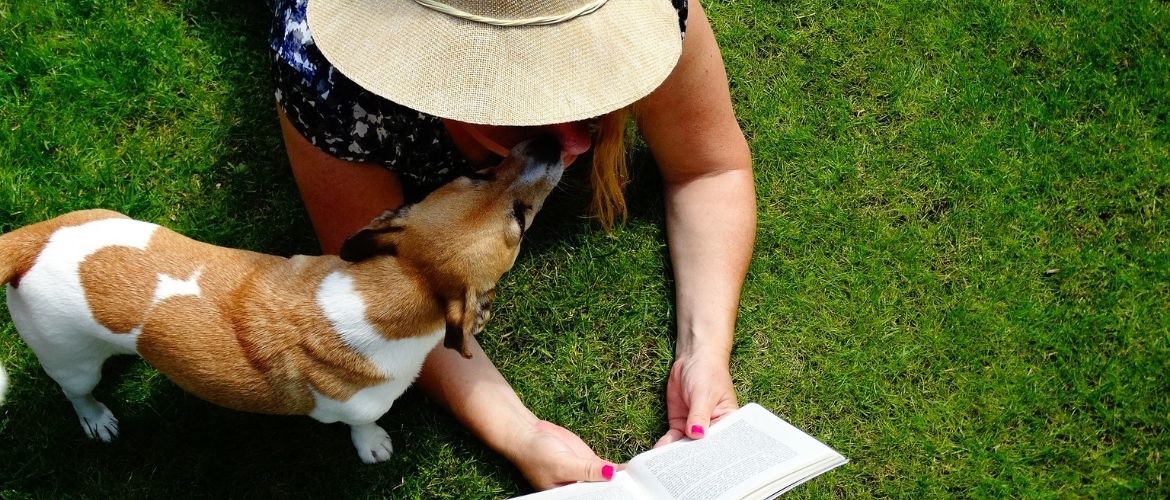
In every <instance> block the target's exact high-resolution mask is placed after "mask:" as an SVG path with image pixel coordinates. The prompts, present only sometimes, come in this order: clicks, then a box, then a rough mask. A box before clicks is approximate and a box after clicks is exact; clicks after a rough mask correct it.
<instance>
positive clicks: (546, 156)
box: [521, 136, 561, 165]
mask: <svg viewBox="0 0 1170 500" xmlns="http://www.w3.org/2000/svg"><path fill="white" fill-rule="evenodd" d="M521 146H522V148H523V151H524V153H525V154H526V155H527V156H528V160H529V162H531V163H530V164H536V165H557V164H559V163H560V162H561V143H560V141H558V140H557V139H556V138H555V137H552V136H541V137H537V138H536V139H532V140H531V141H528V142H527V143H526V144H523V145H521Z"/></svg>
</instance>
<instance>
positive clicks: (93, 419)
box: [33, 342, 118, 443]
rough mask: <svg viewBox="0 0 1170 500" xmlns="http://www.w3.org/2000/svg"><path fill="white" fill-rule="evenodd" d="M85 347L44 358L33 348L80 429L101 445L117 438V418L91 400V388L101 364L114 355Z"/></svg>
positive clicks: (99, 376)
mask: <svg viewBox="0 0 1170 500" xmlns="http://www.w3.org/2000/svg"><path fill="white" fill-rule="evenodd" d="M87 344H89V345H88V346H71V347H76V349H69V351H72V352H60V351H57V352H53V353H51V354H50V355H44V354H43V353H42V352H39V351H38V350H37V349H36V348H34V349H33V352H35V353H36V354H37V358H38V359H39V360H40V362H41V366H42V367H43V368H44V369H45V373H48V374H49V377H52V379H53V380H54V381H56V382H57V384H58V385H60V386H61V391H62V392H64V393H65V397H66V398H68V399H69V402H70V403H72V404H73V410H74V411H75V412H77V419H78V420H79V421H80V422H81V429H82V430H84V431H85V435H86V436H89V437H90V438H91V439H97V440H98V441H102V442H104V443H108V442H110V441H113V440H114V438H116V437H118V419H117V418H116V417H114V413H113V412H111V411H110V409H109V408H107V407H106V405H104V404H102V403H101V402H100V401H98V400H97V399H94V397H93V389H94V388H95V387H97V385H98V382H100V381H101V379H102V364H103V363H105V361H106V359H108V358H109V357H110V356H111V355H112V354H113V353H112V352H110V350H109V348H108V347H107V346H105V345H102V344H101V343H100V342H88V343H87Z"/></svg>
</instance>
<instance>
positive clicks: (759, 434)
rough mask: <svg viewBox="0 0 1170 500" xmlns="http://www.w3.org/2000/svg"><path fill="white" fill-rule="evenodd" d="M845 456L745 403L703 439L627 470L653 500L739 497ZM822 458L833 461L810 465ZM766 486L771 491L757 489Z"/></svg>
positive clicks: (641, 459) (643, 458) (644, 457)
mask: <svg viewBox="0 0 1170 500" xmlns="http://www.w3.org/2000/svg"><path fill="white" fill-rule="evenodd" d="M838 459H839V460H838ZM844 460H845V459H844V457H841V456H840V455H838V454H837V453H836V452H834V451H833V450H832V449H831V448H829V447H827V446H825V445H824V444H822V443H821V442H819V441H817V440H816V439H813V438H812V437H811V436H809V435H807V434H805V433H803V432H801V431H800V430H798V429H796V428H795V427H792V426H791V425H789V424H788V423H787V422H784V421H783V420H782V419H780V418H779V417H777V416H775V415H772V414H771V413H770V412H768V411H767V410H765V409H764V408H763V407H760V406H759V405H755V404H749V405H747V406H744V407H743V408H741V409H740V410H738V411H736V412H735V413H733V414H731V415H729V416H728V417H725V418H724V419H723V420H721V421H719V422H718V423H716V424H714V425H712V426H711V428H710V429H709V430H708V433H707V436H706V437H705V438H703V439H699V440H684V441H680V442H677V443H673V444H671V445H668V446H664V447H662V448H659V449H656V450H651V451H649V452H646V453H643V454H641V455H638V456H637V457H634V459H633V460H631V461H630V466H629V469H628V471H629V472H630V474H631V475H632V476H633V477H634V478H635V479H636V480H637V481H638V482H639V483H641V486H642V487H644V488H646V489H647V490H648V491H649V492H650V493H652V494H653V495H654V496H655V497H656V498H670V499H678V500H690V499H694V500H709V499H714V498H728V499H733V498H735V499H737V498H743V497H746V496H749V495H751V496H754V495H762V496H764V497H767V496H770V493H776V492H778V491H780V490H781V489H784V488H785V487H786V486H791V485H792V483H797V482H802V481H803V480H807V479H808V478H809V477H811V476H815V475H816V474H820V473H821V472H824V471H825V470H828V468H832V466H836V465H840V464H841V463H844ZM820 462H824V463H826V464H828V463H832V464H834V465H832V466H828V467H824V466H820V467H815V468H810V465H815V464H818V463H820ZM789 475H792V477H791V478H788V477H787V476H789ZM765 487H771V488H773V489H772V490H771V491H765V492H761V491H760V490H761V489H762V488H765Z"/></svg>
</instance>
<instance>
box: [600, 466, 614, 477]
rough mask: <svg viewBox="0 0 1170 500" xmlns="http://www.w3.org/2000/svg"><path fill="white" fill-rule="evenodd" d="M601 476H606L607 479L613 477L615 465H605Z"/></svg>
mask: <svg viewBox="0 0 1170 500" xmlns="http://www.w3.org/2000/svg"><path fill="white" fill-rule="evenodd" d="M601 477H604V478H605V480H606V481H609V480H610V479H613V466H612V465H609V464H606V465H605V466H603V467H602V468H601Z"/></svg>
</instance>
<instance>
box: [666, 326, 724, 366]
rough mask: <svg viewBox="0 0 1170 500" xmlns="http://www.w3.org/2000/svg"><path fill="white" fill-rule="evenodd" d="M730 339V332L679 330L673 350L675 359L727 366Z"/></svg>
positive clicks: (693, 329)
mask: <svg viewBox="0 0 1170 500" xmlns="http://www.w3.org/2000/svg"><path fill="white" fill-rule="evenodd" d="M731 337H732V333H731V332H714V331H710V330H701V329H695V328H680V329H679V331H678V339H677V340H678V342H677V343H676V344H675V350H674V356H675V359H705V360H710V361H719V362H722V363H723V364H725V365H726V364H729V363H730V361H731Z"/></svg>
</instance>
